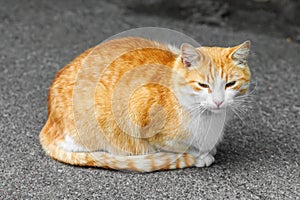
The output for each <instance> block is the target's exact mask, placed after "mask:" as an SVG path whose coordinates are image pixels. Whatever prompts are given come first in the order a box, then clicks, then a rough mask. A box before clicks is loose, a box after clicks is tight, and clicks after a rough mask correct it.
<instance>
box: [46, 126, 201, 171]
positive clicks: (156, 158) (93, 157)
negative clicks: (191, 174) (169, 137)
mask: <svg viewBox="0 0 300 200" xmlns="http://www.w3.org/2000/svg"><path fill="white" fill-rule="evenodd" d="M48 137H49V135H48V134H47V133H45V132H44V131H43V130H42V132H41V134H40V142H41V145H42V147H43V149H44V150H45V151H46V153H47V154H48V155H49V156H50V157H52V158H54V159H56V160H58V161H61V162H64V163H68V164H71V165H79V166H92V167H102V168H107V169H117V170H130V171H137V172H151V171H158V170H168V169H179V168H185V167H191V166H194V164H195V158H194V156H192V155H190V154H187V153H183V154H181V153H172V152H159V153H153V154H147V155H136V156H120V155H114V154H110V153H107V152H70V151H66V150H65V149H63V148H61V147H60V146H59V145H57V142H55V141H53V140H52V141H51V140H49V139H50V138H48ZM52 139H53V138H52Z"/></svg>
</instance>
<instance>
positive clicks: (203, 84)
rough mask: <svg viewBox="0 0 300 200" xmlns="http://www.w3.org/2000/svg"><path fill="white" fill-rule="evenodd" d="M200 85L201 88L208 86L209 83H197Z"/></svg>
mask: <svg viewBox="0 0 300 200" xmlns="http://www.w3.org/2000/svg"><path fill="white" fill-rule="evenodd" d="M198 84H199V86H200V87H203V88H209V85H207V84H205V83H200V82H199V83H198Z"/></svg>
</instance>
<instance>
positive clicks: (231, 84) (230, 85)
mask: <svg viewBox="0 0 300 200" xmlns="http://www.w3.org/2000/svg"><path fill="white" fill-rule="evenodd" d="M235 83H236V81H231V82H229V83H226V85H225V88H229V87H232V86H234V85H235Z"/></svg>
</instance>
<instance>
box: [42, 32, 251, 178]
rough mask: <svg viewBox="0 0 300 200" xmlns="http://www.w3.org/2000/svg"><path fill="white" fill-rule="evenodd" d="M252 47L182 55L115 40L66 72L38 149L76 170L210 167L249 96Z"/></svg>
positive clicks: (52, 92) (188, 49) (184, 48)
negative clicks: (241, 99) (237, 107)
mask: <svg viewBox="0 0 300 200" xmlns="http://www.w3.org/2000/svg"><path fill="white" fill-rule="evenodd" d="M249 50H250V41H246V42H244V43H242V44H240V45H237V46H234V47H228V48H222V47H204V46H201V47H198V48H196V47H193V46H192V45H190V44H187V43H183V44H182V45H181V47H180V48H178V49H177V48H174V47H172V46H170V45H168V44H162V43H159V42H156V41H152V40H149V39H144V38H140V37H126V38H119V39H113V40H110V41H108V42H105V43H103V44H101V45H98V46H96V47H94V48H91V49H88V50H86V51H85V52H84V53H82V54H81V55H79V56H78V57H76V58H75V59H74V60H73V61H72V62H71V63H69V64H68V65H66V66H65V67H64V68H63V69H61V70H60V71H59V72H58V73H57V75H56V77H55V78H54V80H53V82H52V84H51V87H50V89H49V93H48V119H47V121H46V124H45V126H44V127H43V129H42V131H41V133H40V143H41V145H42V148H43V149H44V150H45V152H46V154H47V155H49V156H50V157H52V158H54V159H56V160H58V161H61V162H64V163H68V164H72V165H79V166H95V167H102V168H108V169H116V170H131V171H137V172H151V171H157V170H168V169H179V168H185V167H193V166H194V167H205V166H210V165H211V164H212V163H213V162H214V161H215V159H214V155H215V154H216V146H217V145H218V144H219V142H220V141H221V139H222V136H223V132H224V131H223V128H224V125H225V124H226V122H227V120H228V119H229V118H230V116H231V112H230V111H231V108H232V107H234V104H235V103H236V98H237V97H238V96H242V95H243V94H245V93H246V92H247V89H248V87H249V83H250V70H249V67H248V65H247V57H248V54H249Z"/></svg>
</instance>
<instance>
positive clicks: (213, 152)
mask: <svg viewBox="0 0 300 200" xmlns="http://www.w3.org/2000/svg"><path fill="white" fill-rule="evenodd" d="M209 154H210V155H212V156H215V155H216V154H217V148H216V147H214V148H213V149H212V150H211V151H210V152H209Z"/></svg>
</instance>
